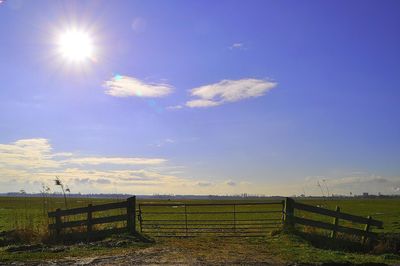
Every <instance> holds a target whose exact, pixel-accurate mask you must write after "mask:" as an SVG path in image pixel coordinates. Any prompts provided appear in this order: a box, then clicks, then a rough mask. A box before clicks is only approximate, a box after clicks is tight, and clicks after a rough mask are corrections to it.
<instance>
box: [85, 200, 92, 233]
mask: <svg viewBox="0 0 400 266" xmlns="http://www.w3.org/2000/svg"><path fill="white" fill-rule="evenodd" d="M92 213H93V211H92V204H89V205H88V211H87V221H86V223H87V224H86V228H87V229H86V231H87V232H86V233H87V239H88V240H90V235H91V232H92Z"/></svg>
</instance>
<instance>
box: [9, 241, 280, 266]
mask: <svg viewBox="0 0 400 266" xmlns="http://www.w3.org/2000/svg"><path fill="white" fill-rule="evenodd" d="M265 245H266V243H264V241H263V240H262V239H261V240H257V241H254V240H245V239H243V238H238V239H232V238H226V239H218V238H216V239H212V240H210V239H205V240H201V239H199V240H198V241H193V239H164V240H161V241H158V242H157V244H155V245H154V246H151V247H146V248H142V249H135V250H132V252H127V253H126V254H120V255H116V256H99V257H89V258H65V259H63V260H57V261H47V262H36V263H28V265H156V264H164V265H165V264H166V265H221V264H225V265H238V264H241V265H243V264H258V265H285V264H284V263H283V262H282V261H280V260H278V259H277V258H275V256H274V255H273V254H271V253H269V252H268V248H267V247H266V246H265ZM15 265H27V264H15Z"/></svg>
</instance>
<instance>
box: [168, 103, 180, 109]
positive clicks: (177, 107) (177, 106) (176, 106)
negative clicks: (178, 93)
mask: <svg viewBox="0 0 400 266" xmlns="http://www.w3.org/2000/svg"><path fill="white" fill-rule="evenodd" d="M182 108H183V106H182V105H180V104H178V105H172V106H168V107H167V110H178V109H182Z"/></svg>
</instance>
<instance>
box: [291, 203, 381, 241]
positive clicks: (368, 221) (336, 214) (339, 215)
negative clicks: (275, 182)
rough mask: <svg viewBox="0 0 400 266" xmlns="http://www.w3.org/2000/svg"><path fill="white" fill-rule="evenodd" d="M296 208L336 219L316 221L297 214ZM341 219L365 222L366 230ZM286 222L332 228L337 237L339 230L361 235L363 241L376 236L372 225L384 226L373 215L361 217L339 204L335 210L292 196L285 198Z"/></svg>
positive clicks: (332, 232) (332, 234)
mask: <svg viewBox="0 0 400 266" xmlns="http://www.w3.org/2000/svg"><path fill="white" fill-rule="evenodd" d="M295 210H301V211H306V212H311V213H316V214H319V215H324V216H329V217H333V218H334V219H333V222H332V223H326V222H321V221H315V220H311V219H307V218H303V217H298V216H296V215H295ZM340 219H341V220H346V221H350V222H353V223H358V224H363V225H364V230H362V229H357V228H351V227H345V226H342V225H339V220H340ZM284 222H285V225H286V226H289V227H293V226H294V225H295V224H300V225H305V226H311V227H316V228H321V229H325V230H330V231H331V234H330V237H331V238H335V237H336V234H337V232H340V233H345V234H351V235H357V236H361V237H362V242H363V243H364V242H365V241H366V239H367V238H376V234H375V233H373V232H371V226H375V227H377V228H380V229H382V228H383V222H381V221H378V220H374V219H372V217H371V216H368V217H367V218H365V217H361V216H356V215H352V214H348V213H344V212H341V211H340V208H339V207H338V206H337V207H336V210H335V211H333V210H328V209H324V208H320V207H315V206H311V205H307V204H303V203H300V202H296V201H294V200H293V199H291V198H286V200H285V206H284Z"/></svg>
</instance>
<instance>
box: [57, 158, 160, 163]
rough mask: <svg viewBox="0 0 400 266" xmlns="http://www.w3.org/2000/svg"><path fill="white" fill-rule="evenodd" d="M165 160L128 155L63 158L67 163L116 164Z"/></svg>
mask: <svg viewBox="0 0 400 266" xmlns="http://www.w3.org/2000/svg"><path fill="white" fill-rule="evenodd" d="M166 161H167V160H166V159H162V158H138V157H136V158H129V157H82V158H71V159H68V160H64V161H63V162H64V163H68V164H80V165H84V164H89V165H99V164H116V165H158V164H162V163H165V162H166Z"/></svg>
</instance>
